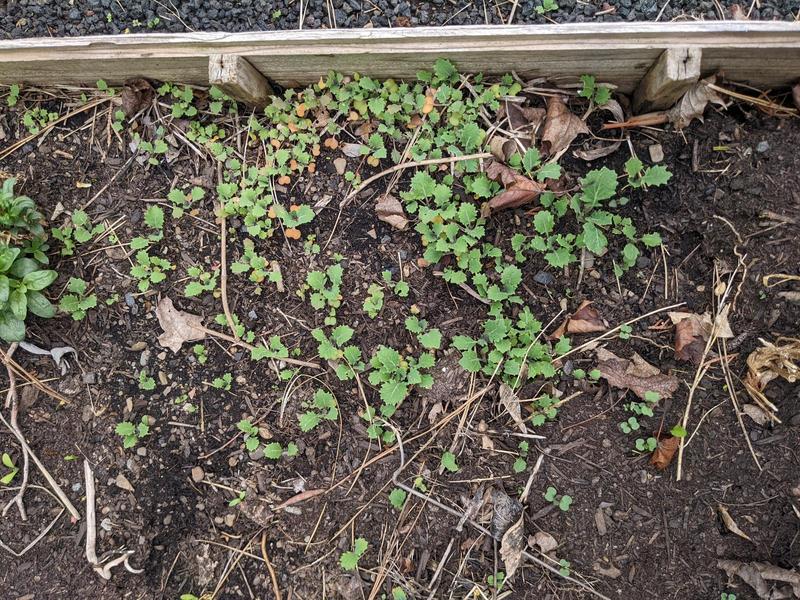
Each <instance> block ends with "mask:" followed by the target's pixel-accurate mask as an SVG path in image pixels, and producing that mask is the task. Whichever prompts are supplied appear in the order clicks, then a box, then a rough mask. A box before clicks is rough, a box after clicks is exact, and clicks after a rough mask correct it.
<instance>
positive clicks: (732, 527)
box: [717, 504, 753, 542]
mask: <svg viewBox="0 0 800 600" xmlns="http://www.w3.org/2000/svg"><path fill="white" fill-rule="evenodd" d="M717 510H718V511H719V516H720V517H721V518H722V523H723V525H725V529H727V530H728V531H730V532H731V533H733V534H736V535H738V536H739V537H740V538H742V539H745V540H747V541H748V542H752V541H753V540H751V539H750V536H749V535H747V534H746V533H745V532H744V531H742V530H741V529H739V526H738V525H737V524H736V521H734V520H733V517H732V516H731V513H730V512H728V508H727V507H726V506H723V505H722V504H718V505H717Z"/></svg>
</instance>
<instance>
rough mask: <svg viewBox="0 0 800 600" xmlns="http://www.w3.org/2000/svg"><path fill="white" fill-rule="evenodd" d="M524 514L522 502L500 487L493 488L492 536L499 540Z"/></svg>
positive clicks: (490, 528)
mask: <svg viewBox="0 0 800 600" xmlns="http://www.w3.org/2000/svg"><path fill="white" fill-rule="evenodd" d="M521 516H522V503H521V502H520V501H519V500H517V499H516V498H512V497H511V496H509V495H508V494H506V493H505V491H503V490H502V489H500V488H494V489H493V490H492V522H491V525H490V526H489V530H490V531H491V534H492V537H493V538H494V539H496V540H499V539H501V538H502V537H503V535H505V533H506V531H508V529H509V528H510V527H511V526H512V525H513V524H514V523H515V522H516V521H517V519H519V518H520V517H521Z"/></svg>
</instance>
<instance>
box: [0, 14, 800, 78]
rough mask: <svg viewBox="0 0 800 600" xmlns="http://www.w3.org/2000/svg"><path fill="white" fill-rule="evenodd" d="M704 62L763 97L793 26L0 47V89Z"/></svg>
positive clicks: (599, 26)
mask: <svg viewBox="0 0 800 600" xmlns="http://www.w3.org/2000/svg"><path fill="white" fill-rule="evenodd" d="M686 46H688V47H696V48H700V49H701V50H702V52H703V60H702V65H701V67H702V71H703V74H704V75H705V74H708V73H711V72H714V71H716V70H718V69H720V68H721V69H723V70H724V71H725V74H726V76H727V77H729V78H731V79H735V80H739V81H744V82H748V83H751V84H753V85H757V86H762V87H772V86H777V85H783V84H786V83H788V82H790V81H791V80H792V79H793V78H796V77H797V65H798V64H800V23H784V22H742V21H734V22H726V21H722V22H684V23H621V24H616V23H587V24H564V25H519V26H494V27H487V26H459V27H430V28H428V27H425V28H397V29H347V30H342V29H337V30H311V31H310V30H303V31H275V32H256V33H236V34H229V33H181V34H158V33H150V34H131V35H116V36H96V37H77V38H59V39H27V40H9V41H2V42H0V83H5V84H9V83H35V84H42V85H47V84H51V85H54V84H89V85H93V84H94V82H95V81H96V80H97V79H101V78H102V79H105V80H106V81H107V82H108V83H110V84H115V85H116V84H119V83H121V82H123V81H124V80H125V79H128V78H129V77H136V76H142V77H147V78H150V79H158V80H168V81H180V82H185V83H193V84H201V85H205V84H207V83H208V62H207V61H208V57H209V56H210V55H212V54H236V55H240V56H244V57H246V58H247V60H248V61H249V62H250V63H251V64H252V65H253V66H254V67H255V68H256V69H257V70H258V71H260V72H261V73H263V74H265V75H266V76H267V77H268V78H269V79H270V80H272V81H274V82H276V83H278V84H280V85H283V86H288V85H292V84H308V83H311V82H314V81H316V80H318V79H319V77H320V76H322V75H325V74H326V73H327V72H328V71H330V70H332V69H333V70H338V71H342V72H344V73H352V72H360V73H363V74H366V75H370V76H374V77H397V78H408V77H413V76H414V75H415V74H416V72H417V71H419V70H420V69H430V68H431V65H432V63H433V62H434V61H435V59H437V58H440V57H445V58H449V59H451V60H452V61H453V62H454V63H455V64H456V65H457V67H458V68H459V69H460V70H461V71H462V72H484V73H489V74H501V73H506V72H509V71H512V70H513V71H515V72H516V73H517V74H519V75H520V76H521V77H523V78H525V77H532V76H554V75H555V76H562V77H565V78H571V79H572V80H574V79H575V78H576V77H577V76H579V75H581V74H584V73H591V74H593V75H595V76H596V77H597V78H598V79H599V80H602V81H606V82H611V83H615V84H617V85H618V86H620V88H621V90H622V91H624V92H631V91H633V89H634V88H635V87H636V85H637V83H638V82H639V81H640V80H641V79H642V77H644V75H645V74H646V73H647V71H648V69H649V68H650V67H651V65H652V64H653V63H654V62H655V61H656V60H657V59H658V57H659V56H660V55H661V53H662V52H663V51H664V50H666V49H668V48H679V47H686Z"/></svg>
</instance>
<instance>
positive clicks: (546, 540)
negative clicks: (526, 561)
mask: <svg viewBox="0 0 800 600" xmlns="http://www.w3.org/2000/svg"><path fill="white" fill-rule="evenodd" d="M528 545H529V546H530V547H531V548H536V547H538V548H539V551H540V552H541V553H542V554H548V553H550V552H551V551H553V550H555V549H556V548H557V547H558V542H557V541H556V538H554V537H553V536H552V535H550V534H549V533H547V532H546V531H537V532H536V533H535V534H534V535H532V536H529V537H528Z"/></svg>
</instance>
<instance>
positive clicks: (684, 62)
mask: <svg viewBox="0 0 800 600" xmlns="http://www.w3.org/2000/svg"><path fill="white" fill-rule="evenodd" d="M702 55H703V53H702V50H700V48H688V47H682V48H668V49H667V50H664V52H662V53H661V56H659V58H658V60H657V61H656V62H655V64H654V65H653V66H652V67H650V70H649V71H648V72H647V75H645V76H644V79H642V81H641V82H640V83H639V86H638V87H637V88H636V91H635V92H634V94H633V112H634V113H636V114H640V113H643V112H650V111H655V110H664V109H667V108H670V107H672V106H673V105H674V104H675V103H676V102H677V101H678V100H680V98H681V96H683V94H684V93H686V90H688V89H689V88H690V87H691V86H692V84H694V83H696V82H697V80H698V79H700V61H701V59H702V57H703V56H702Z"/></svg>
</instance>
